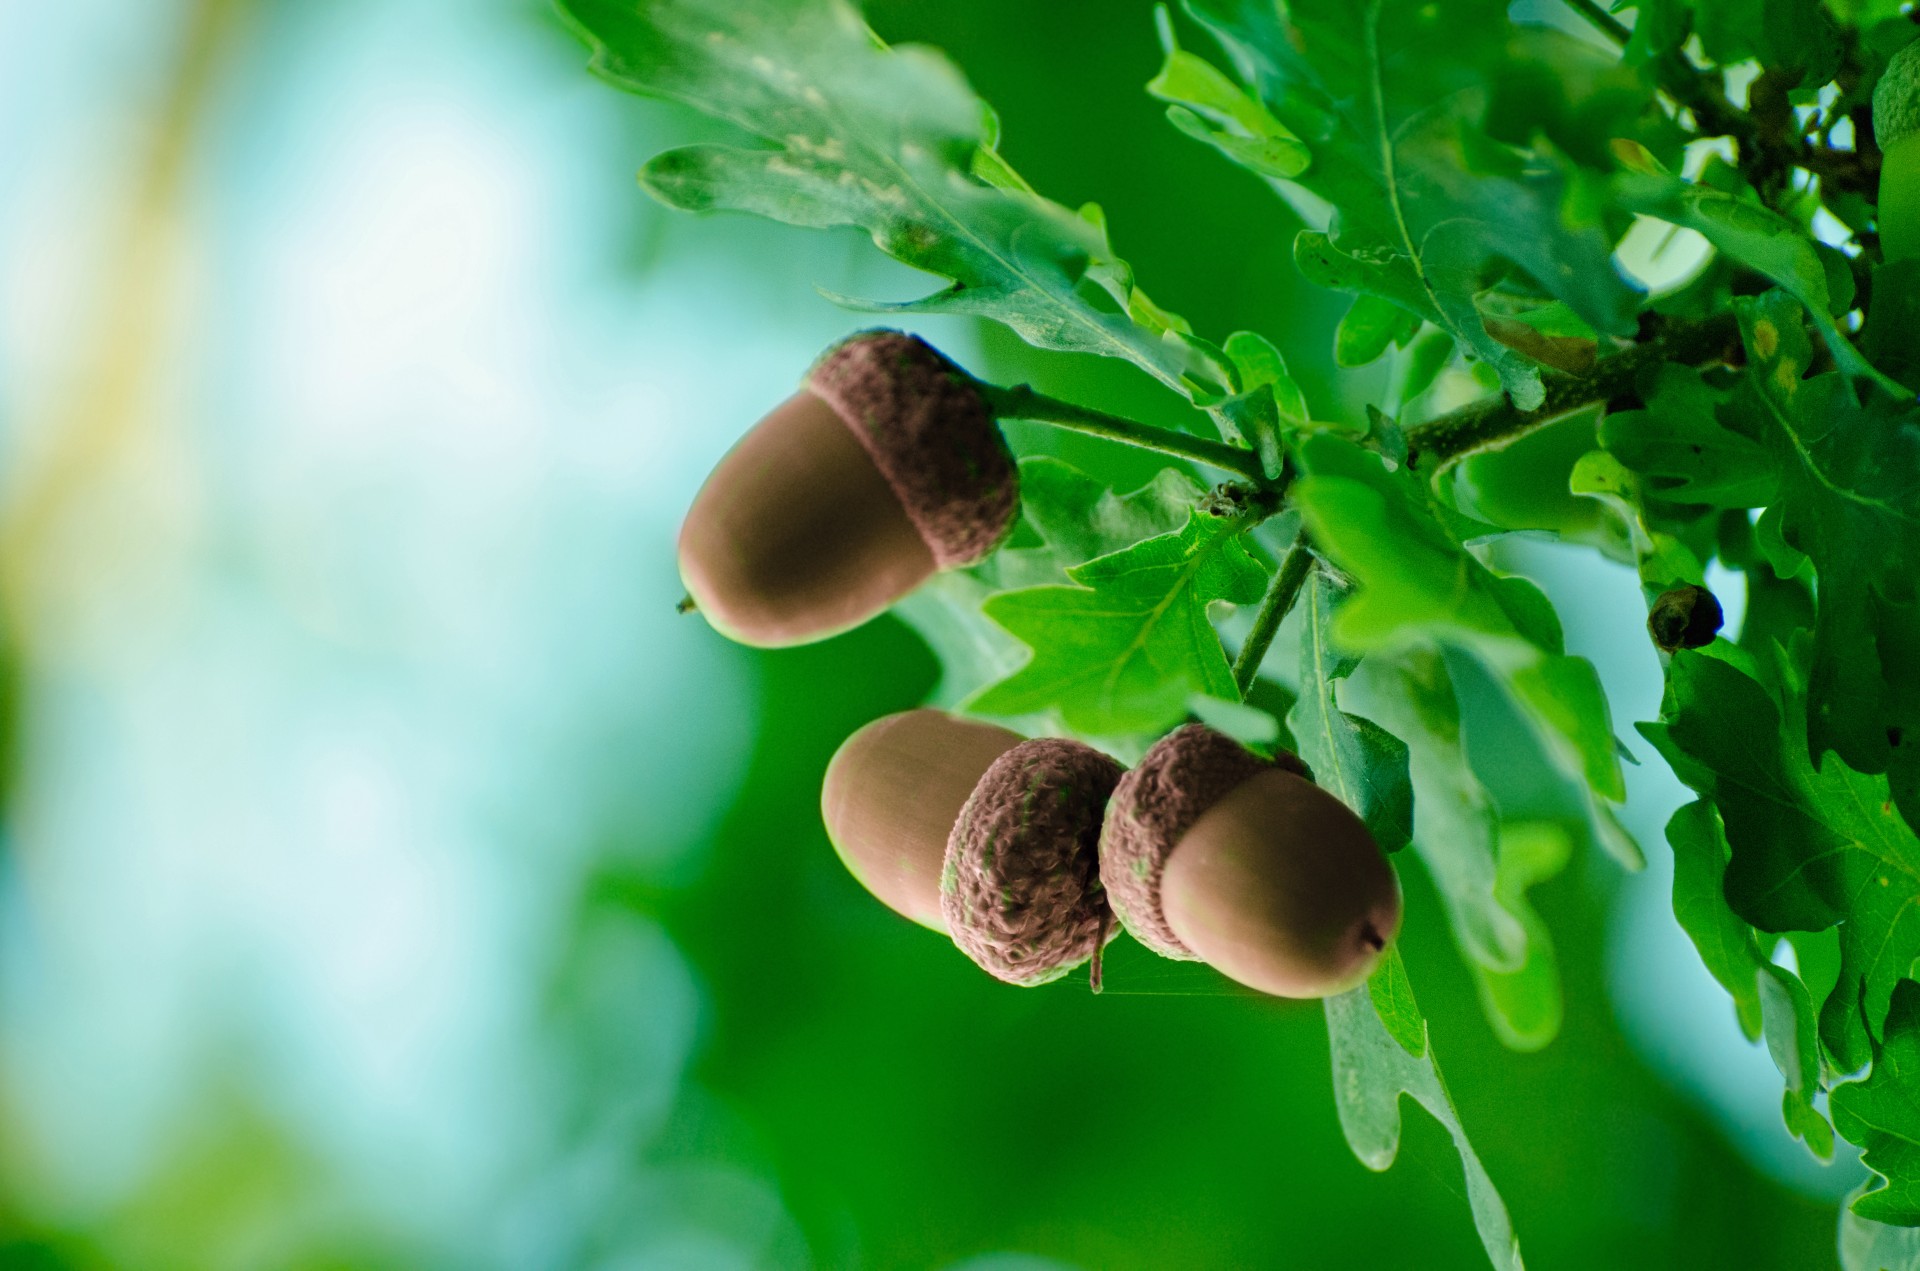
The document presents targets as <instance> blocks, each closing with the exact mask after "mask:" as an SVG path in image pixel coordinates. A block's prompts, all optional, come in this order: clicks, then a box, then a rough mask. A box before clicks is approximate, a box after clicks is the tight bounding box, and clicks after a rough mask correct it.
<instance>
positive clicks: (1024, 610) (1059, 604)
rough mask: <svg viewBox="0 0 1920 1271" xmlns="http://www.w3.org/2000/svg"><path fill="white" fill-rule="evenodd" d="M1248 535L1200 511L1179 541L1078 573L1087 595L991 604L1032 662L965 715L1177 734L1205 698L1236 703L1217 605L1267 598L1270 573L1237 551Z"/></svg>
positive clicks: (1024, 595)
mask: <svg viewBox="0 0 1920 1271" xmlns="http://www.w3.org/2000/svg"><path fill="white" fill-rule="evenodd" d="M1245 528H1246V523H1245V522H1244V520H1242V519H1240V518H1238V517H1235V516H1223V515H1218V514H1216V513H1215V512H1213V511H1210V510H1208V509H1206V508H1195V509H1193V511H1192V512H1191V513H1190V515H1189V516H1188V519H1187V523H1186V525H1185V527H1184V528H1182V529H1181V530H1179V531H1177V532H1175V533H1170V534H1162V535H1158V536H1157V537H1154V538H1150V539H1147V540H1145V541H1144V542H1140V543H1136V544H1134V545H1133V546H1131V547H1128V548H1126V549H1124V550H1121V551H1118V552H1113V553H1110V554H1108V555H1105V556H1098V557H1095V558H1094V559H1092V560H1089V561H1087V562H1085V563H1084V564H1081V565H1076V566H1075V567H1073V568H1072V569H1070V570H1068V571H1067V572H1068V575H1069V577H1071V578H1072V579H1073V580H1074V581H1075V582H1076V583H1079V584H1082V585H1079V586H1045V587H1029V588H1023V589H1021V590H1017V591H1006V592H1001V593H999V594H998V595H996V596H993V597H991V598H990V599H989V600H987V602H986V603H985V605H984V606H983V610H984V612H985V613H986V615H987V617H989V618H991V619H992V620H993V621H994V622H996V623H998V624H999V625H1000V626H1002V627H1004V628H1005V629H1006V630H1007V631H1008V632H1010V633H1011V634H1012V635H1013V636H1015V637H1016V638H1017V639H1019V640H1020V641H1021V642H1022V643H1024V644H1026V645H1027V646H1028V647H1029V648H1030V649H1032V650H1033V656H1032V658H1031V659H1030V660H1029V661H1028V662H1027V663H1026V664H1025V665H1024V666H1022V667H1021V668H1020V669H1019V670H1017V671H1015V672H1014V673H1013V674H1012V675H1010V676H1008V677H1007V678H1005V679H1003V680H1000V681H999V682H997V683H994V684H991V685H989V686H988V687H987V688H985V689H984V690H982V691H981V692H980V693H978V694H976V695H975V696H974V697H972V698H970V699H969V700H968V701H967V702H966V704H965V705H966V709H968V710H972V711H978V712H981V713H983V714H988V715H1021V714H1027V713H1031V712H1035V711H1057V712H1058V713H1059V715H1060V717H1061V719H1062V720H1063V721H1064V722H1065V723H1066V725H1067V727H1068V728H1070V729H1073V730H1074V731H1076V732H1081V733H1089V734H1093V735H1096V736H1102V735H1113V734H1119V733H1145V732H1156V731H1160V730H1163V729H1165V728H1168V727H1171V726H1172V725H1173V724H1176V723H1178V722H1179V721H1180V720H1181V719H1182V718H1183V717H1184V715H1185V713H1186V709H1187V706H1186V704H1187V700H1188V698H1189V697H1191V696H1192V695H1193V694H1195V693H1204V694H1206V695H1208V696H1211V697H1220V698H1226V699H1228V700H1234V699H1237V698H1238V696H1239V691H1238V688H1237V686H1236V685H1235V684H1234V680H1233V671H1232V668H1231V667H1230V666H1229V665H1228V664H1227V657H1226V653H1225V651H1224V650H1222V649H1221V647H1220V637H1219V635H1218V634H1217V633H1216V632H1215V631H1214V629H1213V624H1212V622H1211V621H1210V620H1209V619H1208V617H1207V606H1208V604H1210V603H1211V602H1213V601H1216V600H1225V601H1230V602H1232V603H1235V604H1253V603H1256V602H1258V601H1259V599H1260V597H1261V595H1262V594H1263V593H1264V591H1265V588H1266V580H1267V573H1266V570H1264V569H1263V568H1261V566H1260V564H1259V563H1258V562H1257V561H1255V560H1254V559H1253V557H1251V556H1249V555H1248V554H1247V551H1246V548H1245V547H1244V546H1243V545H1242V544H1241V542H1240V540H1239V535H1240V532H1241V531H1242V530H1244V529H1245Z"/></svg>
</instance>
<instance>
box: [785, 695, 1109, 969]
mask: <svg viewBox="0 0 1920 1271" xmlns="http://www.w3.org/2000/svg"><path fill="white" fill-rule="evenodd" d="M1121 772H1122V769H1121V767H1120V765H1119V764H1117V763H1115V762H1114V761H1113V760H1112V759H1110V758H1108V757H1107V756H1106V755H1104V754H1102V753H1100V752H1099V751H1097V750H1095V749H1094V748H1093V747H1091V746H1087V745H1084V744H1082V743H1080V742H1077V741H1070V740H1067V739H1065V738H1060V737H1039V738H1035V739H1033V740H1031V741H1027V740H1023V739H1022V738H1021V737H1020V736H1019V734H1017V733H1012V732H1009V731H1007V730H1006V729H1004V728H997V727H995V726H993V725H991V724H983V723H979V722H976V721H973V720H968V719H961V718H958V717H956V716H953V715H949V714H947V713H946V712H944V711H937V710H914V711H906V712H904V713H902V714H898V715H889V716H887V717H886V718H884V719H879V720H875V721H874V722H873V723H871V724H868V725H867V726H866V727H865V728H862V729H861V730H860V731H859V732H857V733H855V734H854V735H853V736H851V737H849V738H848V739H847V740H846V741H845V742H844V743H843V744H842V745H841V747H840V749H839V750H838V751H837V752H836V753H835V754H834V756H833V761H832V762H831V763H830V764H828V765H827V777H826V782H825V784H824V786H823V788H822V790H821V796H820V810H821V815H822V817H823V818H824V819H825V821H826V823H827V835H828V837H829V838H830V839H831V840H832V842H833V846H834V850H835V851H836V852H838V853H839V855H840V859H841V861H842V862H844V863H845V864H846V866H847V869H848V870H849V871H850V872H851V873H852V874H853V876H854V878H856V879H857V880H859V882H860V884H861V885H862V886H864V887H865V888H866V889H867V890H868V891H870V892H872V893H873V894H874V895H875V896H877V897H878V898H879V899H880V900H881V901H882V902H883V903H885V904H886V905H887V906H888V907H889V908H891V909H893V910H894V911H895V912H897V913H900V914H903V915H905V916H906V917H908V918H911V919H913V920H914V921H915V922H917V923H919V924H921V925H922V926H925V927H931V928H933V929H934V930H936V931H941V932H945V933H946V934H948V935H949V936H951V937H952V939H953V942H954V943H955V944H956V945H958V946H959V947H960V949H961V951H962V952H964V953H965V954H966V955H967V956H968V957H970V958H972V959H973V960H974V961H975V962H976V963H978V964H979V965H980V966H981V967H983V968H984V969H985V970H986V971H987V972H988V973H990V974H992V975H993V976H994V977H996V978H998V979H1001V980H1005V981H1007V982H1008V983H1010V984H1021V985H1035V984H1045V983H1047V982H1048V981H1050V980H1056V979H1059V978H1060V977H1061V976H1063V975H1065V974H1067V972H1069V971H1071V970H1072V969H1073V968H1074V967H1076V966H1078V965H1080V964H1081V963H1083V962H1086V961H1087V960H1088V959H1090V958H1093V957H1095V955H1096V954H1098V952H1099V951H1100V949H1101V947H1102V946H1103V945H1105V944H1106V942H1107V940H1109V939H1110V938H1111V937H1112V936H1113V934H1114V933H1115V932H1116V931H1117V928H1116V927H1115V926H1114V923H1113V912H1112V910H1110V909H1109V908H1108V907H1107V901H1106V895H1105V892H1104V890H1103V889H1102V887H1101V884H1100V864H1099V844H1100V827H1101V816H1102V813H1103V811H1104V810H1105V807H1106V803H1107V799H1108V797H1109V796H1110V795H1111V794H1112V793H1113V790H1114V787H1115V785H1117V784H1118V782H1119V780H1120V775H1121Z"/></svg>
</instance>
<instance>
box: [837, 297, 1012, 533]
mask: <svg viewBox="0 0 1920 1271" xmlns="http://www.w3.org/2000/svg"><path fill="white" fill-rule="evenodd" d="M807 385H808V387H809V388H811V389H812V390H813V391H814V392H815V393H817V394H819V395H820V397H821V398H822V399H823V400H825V401H826V402H827V403H828V404H829V405H831V406H832V407H833V408H834V410H835V411H836V412H838V413H839V415H840V417H841V418H842V419H843V420H845V421H846V424H847V427H848V428H850V429H851V430H852V431H853V435H854V436H855V437H856V438H857V439H858V440H859V442H860V444H861V445H862V446H864V447H866V450H867V453H868V454H869V455H871V456H872V458H873V464H874V466H875V467H876V468H878V469H879V470H880V473H881V475H882V476H884V477H885V478H886V480H887V483H888V484H889V485H890V486H892V488H893V492H894V494H895V495H896V496H898V498H899V500H900V505H901V507H903V508H904V509H905V510H906V514H907V519H908V520H909V521H911V522H913V525H914V527H915V528H916V529H918V530H919V531H920V536H921V537H922V538H923V539H925V540H926V544H927V548H928V550H929V551H931V552H932V553H933V559H934V562H935V564H937V565H938V566H939V567H940V568H941V569H953V568H956V567H958V566H962V565H971V564H973V563H974V562H976V561H978V560H981V559H983V558H984V557H985V556H986V555H987V554H988V553H989V552H991V551H992V550H993V549H994V547H995V546H997V545H998V544H999V542H1000V540H1001V539H1002V538H1004V537H1006V534H1007V530H1008V529H1009V528H1011V527H1012V525H1013V519H1014V513H1015V512H1016V511H1017V510H1018V508H1019V484H1018V469H1017V468H1016V467H1015V465H1014V461H1013V455H1012V453H1011V452H1010V451H1008V449H1007V443H1006V441H1005V439H1004V438H1002V437H1001V436H1000V429H999V427H998V426H997V425H996V424H995V423H994V419H993V413H992V412H991V411H990V410H988V408H987V403H986V401H985V399H984V398H982V397H981V395H980V391H979V389H978V388H976V387H975V386H974V381H973V379H972V377H970V376H969V375H967V373H966V372H964V371H962V370H961V369H960V368H959V367H957V366H955V365H954V364H953V363H952V362H950V361H948V360H947V358H946V357H945V356H943V355H942V354H941V353H940V352H939V350H937V349H935V348H934V347H933V346H932V345H930V344H928V343H927V342H926V341H925V340H922V339H921V338H920V337H919V336H915V335H908V334H906V333H905V332H901V331H863V332H861V333H859V334H858V335H854V336H851V337H849V338H848V339H846V340H844V341H842V342H841V343H840V344H838V345H836V346H835V347H834V348H832V349H830V350H828V351H827V353H826V354H825V356H823V357H822V358H821V359H820V361H819V362H818V363H816V364H815V365H814V368H813V371H812V373H811V374H810V375H809V376H808V377H807Z"/></svg>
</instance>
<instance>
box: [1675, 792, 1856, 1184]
mask: <svg viewBox="0 0 1920 1271" xmlns="http://www.w3.org/2000/svg"><path fill="white" fill-rule="evenodd" d="M1667 842H1668V843H1670V844H1671V845H1672V847H1673V916H1674V917H1675V918H1676V919H1678V920H1679V922H1680V927H1681V929H1682V930H1684V931H1685V932H1686V933H1687V936H1688V938H1689V939H1691V940H1692V941H1693V946H1694V948H1695V949H1697V950H1699V952H1700V960H1701V961H1702V962H1704V963H1705V964H1706V967H1707V970H1708V971H1710V972H1711V973H1712V974H1713V978H1714V979H1716V980H1718V981H1719V982H1720V985H1721V987H1722V988H1724V989H1726V990H1727V992H1728V993H1730V994H1732V995H1733V1003H1734V1010H1735V1013H1736V1014H1737V1015H1738V1017H1739V1020H1740V1031H1741V1032H1743V1033H1745V1034H1746V1035H1747V1036H1748V1038H1750V1039H1752V1038H1758V1037H1761V1036H1762V1035H1764V1036H1765V1037H1766V1041H1767V1050H1768V1052H1769V1053H1770V1054H1771V1055H1772V1056H1773V1061H1774V1064H1775V1066H1776V1067H1778V1068H1779V1069H1780V1075H1781V1076H1782V1077H1783V1078H1784V1079H1785V1082H1786V1090H1785V1092H1784V1095H1783V1102H1782V1118H1783V1119H1784V1120H1785V1121H1786V1123H1787V1126H1788V1128H1789V1129H1790V1130H1792V1131H1793V1133H1794V1134H1795V1135H1796V1136H1797V1137H1799V1138H1801V1139H1803V1140H1804V1141H1805V1142H1806V1144H1807V1147H1808V1149H1809V1150H1810V1151H1812V1152H1813V1153H1814V1154H1815V1155H1816V1156H1819V1157H1822V1158H1827V1157H1831V1156H1832V1155H1833V1127H1832V1126H1831V1125H1829V1124H1828V1123H1827V1119H1826V1118H1825V1117H1824V1116H1822V1115H1821V1114H1820V1112H1819V1111H1818V1110H1817V1109H1816V1108H1815V1107H1814V1106H1813V1096H1814V1094H1815V1093H1816V1092H1817V1091H1818V1090H1819V1089H1820V1085H1821V1075H1820V1074H1821V1065H1820V1051H1819V1042H1818V1036H1817V1033H1818V1028H1819V1018H1818V1016H1817V1014H1816V1013H1815V1011H1814V1006H1813V1000H1812V999H1811V998H1810V997H1809V996H1808V994H1807V988H1806V985H1804V984H1802V983H1801V982H1800V978H1799V977H1798V976H1796V975H1794V974H1793V973H1792V972H1791V971H1788V970H1787V969H1786V968H1784V967H1779V966H1775V965H1774V964H1773V962H1772V961H1771V960H1769V959H1768V958H1767V957H1766V955H1765V954H1764V953H1762V952H1761V949H1760V942H1759V939H1758V938H1757V937H1756V936H1755V935H1754V931H1753V928H1752V926H1750V925H1749V924H1748V923H1746V922H1745V921H1744V920H1742V919H1741V918H1740V916H1739V915H1737V914H1735V913H1734V912H1733V910H1732V909H1730V908H1728V906H1727V900H1726V893H1725V889H1724V884H1725V878H1726V872H1727V858H1728V855H1729V849H1728V847H1727V840H1726V835H1725V833H1724V832H1723V831H1722V830H1721V828H1720V819H1719V817H1718V816H1717V815H1716V814H1715V812H1714V810H1713V806H1712V805H1711V804H1709V803H1707V802H1705V801H1704V800H1697V801H1695V802H1693V803H1689V804H1687V805H1686V806H1685V807H1683V808H1681V809H1680V810H1679V811H1677V812H1675V813H1674V814H1673V816H1672V818H1670V819H1669V820H1668V821H1667Z"/></svg>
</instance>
